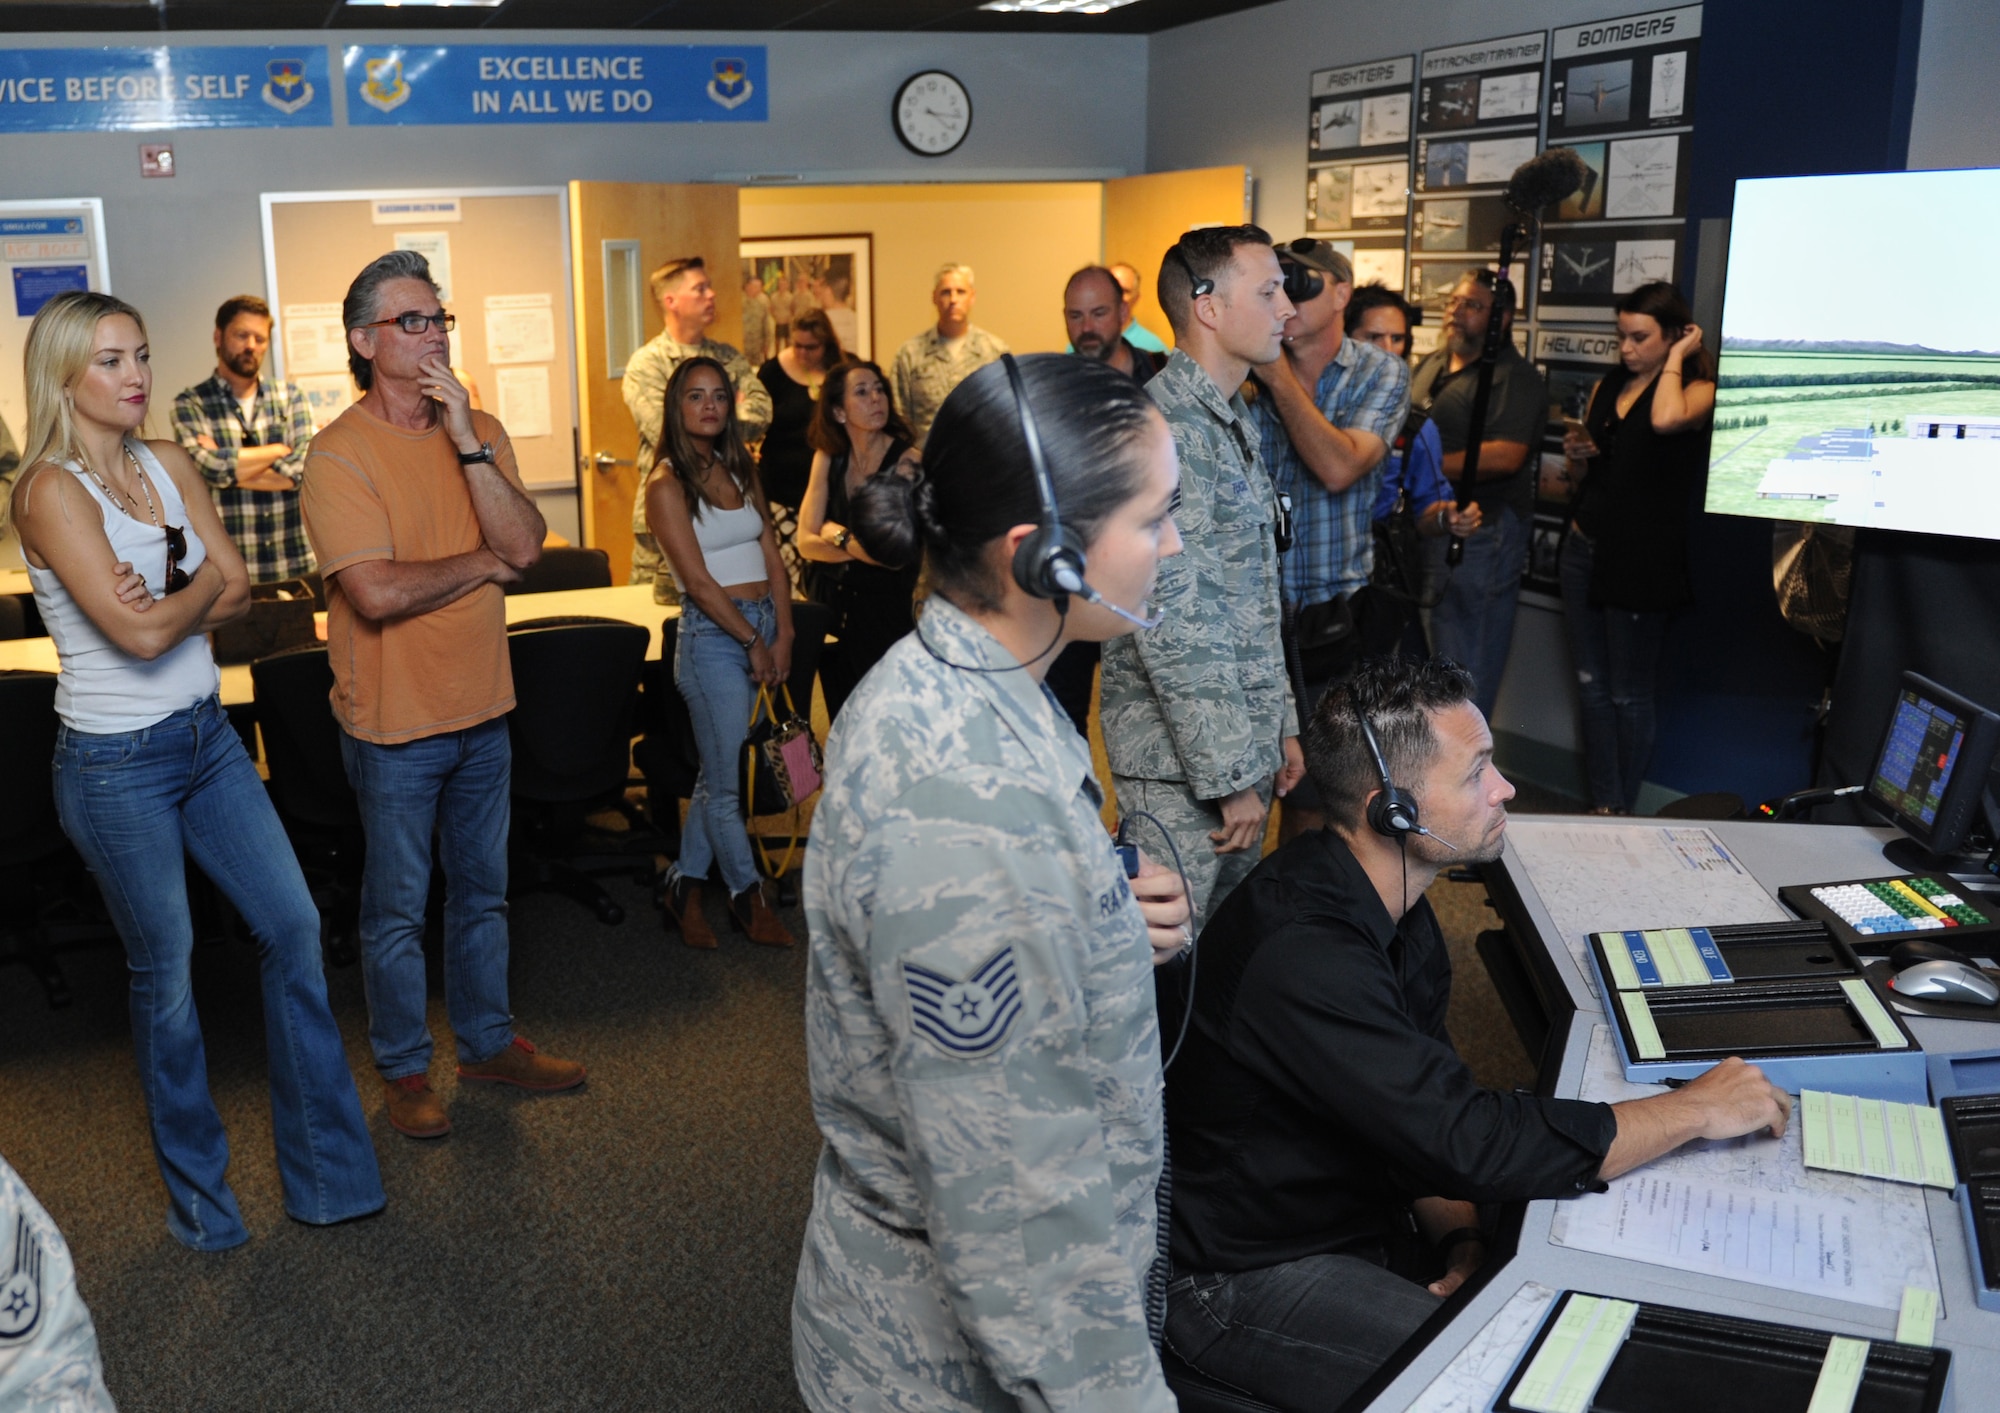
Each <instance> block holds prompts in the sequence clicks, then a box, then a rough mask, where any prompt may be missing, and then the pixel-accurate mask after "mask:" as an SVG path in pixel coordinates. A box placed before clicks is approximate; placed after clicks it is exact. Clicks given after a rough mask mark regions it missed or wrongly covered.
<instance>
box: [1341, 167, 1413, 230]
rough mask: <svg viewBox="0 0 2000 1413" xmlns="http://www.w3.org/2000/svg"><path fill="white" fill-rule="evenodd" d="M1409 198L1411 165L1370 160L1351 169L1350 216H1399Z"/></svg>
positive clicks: (1405, 207) (1357, 217) (1407, 203)
mask: <svg viewBox="0 0 2000 1413" xmlns="http://www.w3.org/2000/svg"><path fill="white" fill-rule="evenodd" d="M1409 198H1410V164H1409V163H1407V162H1371V163H1368V164H1366V165H1364V166H1359V167H1356V168H1355V169H1354V198H1353V207H1352V211H1353V215H1354V216H1355V218H1356V219H1359V218H1360V217H1363V216H1400V215H1402V214H1403V212H1404V211H1405V210H1406V209H1407V208H1408V205H1409Z"/></svg>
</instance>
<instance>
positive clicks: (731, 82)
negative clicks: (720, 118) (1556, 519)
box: [708, 59, 757, 108]
mask: <svg viewBox="0 0 2000 1413" xmlns="http://www.w3.org/2000/svg"><path fill="white" fill-rule="evenodd" d="M756 91H757V86H756V85H755V84H753V83H751V82H750V77H749V75H748V74H746V73H745V72H744V67H743V61H742V60H741V59H717V60H716V61H715V77H714V78H712V79H710V80H709V81H708V96H709V97H710V98H713V99H714V100H715V101H716V102H717V103H720V104H721V105H722V106H723V107H725V108H740V107H742V106H743V105H744V104H745V103H748V102H749V101H750V95H751V94H752V93H755V92H756Z"/></svg>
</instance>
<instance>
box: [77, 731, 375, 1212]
mask: <svg viewBox="0 0 2000 1413" xmlns="http://www.w3.org/2000/svg"><path fill="white" fill-rule="evenodd" d="M54 774H55V794H56V808H57V810H58V812H59V813H60V816H61V818H62V827H63V832H64V833H65V834H67V835H69V837H70V842H71V843H73V844H75V845H76V849H77V852H78V853H79V854H81V855H83V861H84V862H85V863H86V864H88V865H89V866H90V871H91V872H92V873H93V874H95V875H96V876H97V883H98V887H99V888H100V889H102V890H103V893H104V902H105V906H106V907H107V908H108V909H110V912H111V919H112V921H113V922H114V923H115V924H116V925H117V928H118V935H119V936H120V937H121V938H122V939H124V943H125V956H126V962H127V965H128V966H129V967H130V969H131V973H132V985H131V998H130V999H131V1010H132V1052H133V1057H134V1058H135V1059H136V1060H137V1061H138V1064H139V1082H140V1084H141V1085H142V1087H143V1088H144V1090H145V1095H146V1116H147V1118H148V1119H149V1120H150V1122H151V1124H152V1129H153V1156H154V1157H155V1158H156V1159H158V1161H159V1164H160V1176H161V1177H163V1178H164V1179H166V1184H167V1198H168V1203H169V1205H168V1209H167V1228H168V1230H170V1231H171V1232H173V1234H174V1235H175V1236H176V1237H178V1238H180V1240H181V1241H183V1242H185V1243H186V1244H187V1245H189V1246H192V1247H194V1248H195V1249H197V1250H200V1251H220V1250H222V1249H224V1248H225V1247H230V1246H236V1245H238V1244H240V1243H242V1242H244V1241H247V1240H249V1239H250V1233H249V1232H248V1231H247V1230H245V1228H244V1226H243V1216H242V1213H241V1212H239V1211H238V1210H237V1206H236V1198H235V1196H234V1194H232V1193H231V1192H230V1190H229V1184H228V1182H227V1181H226V1179H225V1178H224V1173H225V1171H226V1170H227V1168H228V1167H229V1140H228V1138H227V1137H226V1136H225V1135H224V1133H223V1131H222V1119H221V1117H220V1116H219V1115H218V1114H217V1113H216V1111H215V1101H214V1100H213V1099H212V1098H211V1097H210V1096H209V1092H208V1063H207V1059H206V1057H205V1055H204V1052H203V1048H202V1040H201V1021H200V1018H199V1017H198V1016H197V1015H196V1014H195V1006H194V993H193V991H192V989H191V987H190V985H189V976H188V963H189V957H190V955H191V954H192V952H193V950H194V925H193V922H192V920H191V919H190V918H189V916H188V897H187V863H186V859H188V858H191V859H193V860H194V862H195V864H196V865H197V866H198V867H199V868H200V869H201V871H202V872H203V873H205V874H207V875H208V876H209V877H210V878H211V879H213V880H214V881H215V885H216V887H218V888H220V889H221V890H222V893H223V896H225V897H226V898H228V899H229V901H230V902H231V903H232V904H234V905H235V908H236V910H237V912H239V913H241V914H242V916H243V920H244V922H245V923H247V924H248V925H249V927H250V931H251V934H252V936H253V937H254V938H255V939H256V944H257V969H258V974H259V976H260V978H261V979H262V982H263V992H264V1042H265V1048H266V1050H267V1051H268V1053H269V1056H270V1066H271V1127H272V1130H273V1136H274V1137H275V1138H276V1140H277V1149H278V1175H279V1179H280V1181H281V1183H282V1186H283V1189H284V1194H285V1211H286V1212H287V1213H289V1214H290V1215H291V1216H293V1217H296V1218H297V1219H298V1220H299V1221H302V1222H312V1223H315V1224H320V1223H327V1222H340V1221H345V1220H347V1219H348V1218H349V1217H358V1216H362V1215H363V1214H365V1213H368V1212H373V1211H377V1210H379V1209H380V1208H381V1207H382V1205H383V1203H384V1201H385V1200H386V1199H385V1198H384V1197H383V1195H382V1175H381V1173H380V1171H379V1170H378V1169H377V1167H376V1165H375V1147H374V1144H373V1143H372V1142H371V1141H370V1139H369V1137H368V1127H367V1124H366V1123H365V1122H364V1121H363V1119H362V1117H361V1101H360V1100H359V1098H357V1097H356V1095H355V1092H354V1076H353V1075H352V1074H351V1073H350V1072H349V1071H348V1068H347V1053H346V1051H345V1050H344V1049H343V1048H342V1045H341V1040H340V1030H339V1028H338V1027H337V1026H335V1025H334V1022H333V1013H332V1011H331V1010H329V1009H328V1007H327V1002H326V978H325V976H324V975H323V974H322V973H321V970H320V951H319V912H318V910H317V909H316V908H314V906H313V900H312V895H311V894H310V893H308V892H307V891H306V882H305V879H304V878H303V877H302V876H301V875H300V873H299V865H298V860H297V859H296V858H295V857H294V856H293V854H292V846H291V843H290V841H289V840H287V839H286V838H285V831H284V827H283V826H282V825H280V824H279V823H278V816H277V813H276V811H274V810H273V809H272V808H271V801H270V797H269V796H268V795H266V794H265V793H264V784H263V782H262V781H261V780H259V779H258V778H257V771H256V768H255V767H254V766H252V765H251V764H250V757H249V756H248V755H246V754H245V753H244V750H243V741H242V738H241V737H239V736H238V735H237V734H236V728H235V727H234V726H232V725H231V724H230V722H229V718H228V716H227V715H225V714H224V712H223V710H222V706H221V704H220V703H219V702H218V701H217V700H216V699H215V698H213V697H211V698H210V699H209V700H207V701H205V702H202V703H201V704H200V705H198V706H192V707H188V708H186V709H185V710H182V711H177V712H174V713H173V714H172V715H170V716H168V717H167V718H165V719H164V720H162V721H158V722H155V723H154V724H153V725H151V726H148V727H146V728H144V729H143V730H139V731H126V732H119V733H115V734H110V735H95V734H89V733H85V732H81V731H72V730H70V729H69V728H68V727H64V728H62V730H61V731H60V732H59V733H58V735H57V737H56V755H55V763H54Z"/></svg>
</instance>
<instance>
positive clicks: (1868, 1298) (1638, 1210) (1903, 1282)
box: [1549, 993, 1939, 1310]
mask: <svg viewBox="0 0 2000 1413" xmlns="http://www.w3.org/2000/svg"><path fill="white" fill-rule="evenodd" d="M1628 994H1630V993H1628ZM1664 1092H1665V1091H1664V1090H1663V1089H1662V1088H1660V1087H1659V1086H1657V1085H1649V1084H1628V1083H1627V1082H1626V1081H1625V1079H1624V1076H1623V1072H1622V1071H1621V1069H1620V1068H1619V1064H1618V1059H1617V1054H1616V1050H1615V1047H1613V1045H1612V1044H1611V1037H1610V1033H1609V1031H1608V1029H1607V1028H1606V1027H1604V1026H1601V1025H1600V1026H1594V1027H1592V1030H1591V1037H1590V1055H1589V1058H1588V1060H1587V1062H1586V1064H1585V1067H1584V1078H1583V1086H1582V1092H1581V1093H1580V1094H1579V1096H1578V1097H1579V1098H1582V1099H1585V1100H1594V1101H1597V1102H1600V1103H1618V1102H1620V1101H1622V1100H1626V1099H1638V1098H1644V1097H1645V1096H1647V1095H1651V1094H1660V1093H1664ZM1793 1118H1794V1121H1793V1122H1792V1123H1791V1124H1789V1125H1787V1127H1786V1129H1785V1136H1784V1138H1782V1139H1774V1138H1772V1137H1771V1136H1770V1135H1769V1134H1768V1133H1764V1134H1758V1135H1753V1136H1750V1137H1746V1138H1734V1139H1728V1140H1723V1141H1704V1142H1696V1143H1690V1144H1688V1145H1686V1146H1685V1147H1682V1148H1679V1149H1677V1150H1675V1151H1674V1152H1672V1153H1670V1154H1668V1155H1667V1156H1665V1157H1664V1158H1660V1159H1657V1160H1656V1161H1654V1162H1652V1163H1649V1164H1647V1165H1646V1166H1645V1167H1643V1168H1639V1169H1637V1170H1636V1171H1634V1172H1630V1173H1627V1174H1626V1175H1625V1176H1624V1177H1621V1178H1617V1179H1614V1180H1613V1181H1612V1183H1611V1184H1610V1190H1609V1191H1608V1192H1603V1193H1586V1194H1584V1195H1583V1196H1581V1197H1578V1198H1574V1199H1571V1200H1565V1201H1563V1202H1559V1203H1557V1204H1556V1211H1555V1220H1554V1222H1553V1223H1552V1224H1551V1226H1550V1230H1549V1241H1550V1243H1551V1244H1553V1245H1556V1246H1566V1247H1569V1248H1571V1249H1573V1250H1579V1251H1595V1252H1598V1253H1600V1254H1602V1255H1606V1256H1619V1257H1623V1258H1625V1259H1627V1260H1632V1261H1646V1262H1650V1263H1651V1264H1653V1265H1656V1266H1671V1267H1673V1268H1674V1269H1676V1270H1682V1271H1696V1272H1700V1273H1702V1274H1704V1275H1713V1276H1723V1277H1726V1278H1728V1279H1730V1280H1740V1281H1749V1282H1752V1283H1753V1284H1756V1285H1764V1286H1771V1287H1773V1288H1775V1289H1778V1290H1788V1291H1794V1292H1796V1293H1798V1294H1801V1295H1820V1296H1825V1297H1827V1298H1828V1299H1832V1300H1848V1301H1852V1302H1854V1303H1855V1304H1857V1305H1872V1306H1874V1307H1876V1308H1877V1309H1881V1310H1900V1309H1901V1308H1902V1305H1903V1292H1904V1289H1905V1287H1909V1286H1915V1287H1917V1288H1919V1289H1922V1290H1927V1291H1936V1290H1938V1289H1939V1286H1938V1273H1937V1253H1936V1251H1935V1249H1934V1248H1933V1245H1932V1241H1931V1227H1930V1217H1929V1214H1928V1211H1927V1209H1926V1207H1925V1203H1924V1194H1923V1192H1922V1191H1921V1190H1920V1189H1918V1188H1914V1187H1910V1186H1906V1185H1903V1184H1898V1183H1893V1182H1887V1181H1884V1180H1882V1179H1879V1178H1869V1177H1855V1176H1849V1175H1847V1174H1845V1173H1833V1172H1824V1171H1820V1170H1817V1169H1809V1168H1807V1167H1806V1166H1805V1162H1804V1156H1803V1150H1802V1144H1801V1140H1800V1132H1801V1129H1802V1127H1803V1125H1802V1124H1800V1123H1799V1122H1798V1121H1797V1108H1796V1106H1794V1116H1793Z"/></svg>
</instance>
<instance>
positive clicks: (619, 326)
mask: <svg viewBox="0 0 2000 1413" xmlns="http://www.w3.org/2000/svg"><path fill="white" fill-rule="evenodd" d="M569 212H570V239H571V242H572V245H573V251H572V255H573V258H572V260H571V268H572V269H573V270H574V272H575V280H576V366H577V371H578V376H579V378H580V379H581V380H582V383H583V386H582V388H581V389H580V393H581V396H580V397H579V398H578V407H577V432H578V437H579V446H580V447H581V451H582V459H583V465H582V468H581V472H582V475H581V483H582V487H583V495H582V497H581V499H582V502H583V504H582V514H583V542H584V543H585V544H586V545H591V546H594V547H596V548H598V549H601V550H604V551H606V552H607V553H608V554H609V555H610V556H611V573H612V577H613V578H614V579H617V580H619V581H621V582H622V581H623V580H624V578H625V576H626V573H627V572H628V570H629V568H630V566H631V563H632V500H633V497H634V496H636V495H637V494H638V489H639V483H638V476H639V472H638V466H637V461H638V457H639V430H638V428H636V427H634V426H633V425H632V417H631V414H630V413H628V412H627V411H626V410H625V399H624V397H623V395H622V394H621V392H620V390H619V382H620V379H621V377H622V375H623V371H624V370H623V366H622V361H621V362H614V361H613V359H614V358H618V359H621V360H622V356H623V354H624V353H625V352H626V351H629V350H630V349H634V348H636V347H637V346H638V345H640V344H642V343H644V342H645V341H646V340H648V339H651V338H652V337H653V336H654V335H656V334H658V333H659V332H660V309H659V305H657V304H656V303H654V301H653V296H652V293H651V291H650V290H648V289H647V288H646V275H647V274H648V273H649V272H650V271H653V270H656V269H658V268H659V267H660V266H661V265H663V264H665V263H666V262H667V261H669V260H673V259H677V258H680V257H683V256H689V255H699V256H702V257H703V258H704V259H706V260H707V262H708V271H709V276H710V278H711V279H713V280H714V282H715V305H716V319H715V326H714V327H713V328H712V329H710V330H709V335H710V337H712V338H717V339H721V340H722V341H724V342H725V343H732V344H735V345H737V346H738V347H741V346H742V343H743V283H742V281H741V280H739V279H738V278H736V269H737V263H736V262H737V259H738V251H737V247H738V226H737V214H736V188H735V187H733V186H720V185H708V184H702V185H668V184H664V183H652V182H571V183H570V184H569ZM635 290H636V298H635V297H634V291H635Z"/></svg>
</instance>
